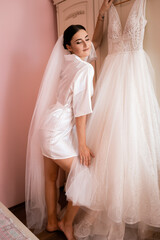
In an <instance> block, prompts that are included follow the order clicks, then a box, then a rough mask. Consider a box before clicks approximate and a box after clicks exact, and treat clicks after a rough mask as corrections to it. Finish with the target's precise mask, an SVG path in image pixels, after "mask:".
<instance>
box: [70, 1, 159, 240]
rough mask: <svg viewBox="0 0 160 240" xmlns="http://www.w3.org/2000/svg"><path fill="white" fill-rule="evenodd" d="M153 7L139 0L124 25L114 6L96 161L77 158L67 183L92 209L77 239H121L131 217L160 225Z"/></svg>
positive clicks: (98, 100) (97, 98)
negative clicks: (147, 47) (148, 46)
mask: <svg viewBox="0 0 160 240" xmlns="http://www.w3.org/2000/svg"><path fill="white" fill-rule="evenodd" d="M145 7H146V0H135V2H134V4H133V6H132V8H131V11H130V13H129V16H128V19H127V21H126V24H125V27H124V29H123V30H122V25H121V22H120V18H119V15H118V12H117V10H116V7H115V6H114V5H113V4H112V6H111V8H110V10H109V25H108V56H107V57H106V58H105V60H104V64H103V67H102V70H101V73H100V76H99V78H98V81H97V86H96V89H95V95H94V99H93V104H94V109H93V113H92V114H91V116H90V117H89V121H88V125H87V134H86V135H87V145H88V146H89V147H90V148H91V149H92V151H93V152H94V154H95V158H93V159H92V164H91V166H90V167H89V168H87V167H85V166H82V165H80V163H79V161H77V160H75V161H74V163H73V166H72V169H71V172H70V174H69V177H68V181H67V184H66V195H67V197H68V199H70V200H72V201H73V204H74V205H79V206H81V208H83V209H84V210H85V211H84V213H83V214H84V216H83V215H81V214H82V211H81V212H80V213H79V217H78V216H77V223H76V225H75V235H76V237H77V239H87V240H88V239H98V240H99V239H108V240H111V239H112V240H121V239H123V236H124V226H125V224H129V225H132V226H133V225H134V224H137V223H141V225H143V226H144V225H145V226H153V227H160V191H159V183H160V172H159V171H160V108H159V105H158V102H157V99H156V95H155V91H154V86H153V81H154V71H153V68H152V65H151V62H150V59H149V57H148V55H147V54H146V53H145V51H144V50H143V39H144V31H145V26H146V22H147V21H146V18H145ZM132 237H133V236H132ZM132 237H131V238H130V237H128V238H126V239H127V240H129V239H133V238H132Z"/></svg>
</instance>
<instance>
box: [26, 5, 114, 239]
mask: <svg viewBox="0 0 160 240" xmlns="http://www.w3.org/2000/svg"><path fill="white" fill-rule="evenodd" d="M111 3H112V1H111V2H110V3H108V1H106V0H105V1H104V2H103V4H102V7H101V9H100V13H99V16H98V21H97V25H96V29H95V33H94V36H93V44H94V47H95V48H97V47H98V45H99V44H100V42H101V38H102V32H103V31H102V28H103V15H104V12H105V11H106V10H108V9H109V7H110V6H111ZM100 33H101V34H100ZM63 45H64V48H65V49H67V50H64V49H63V47H62V38H60V39H59V40H58V42H57V43H56V46H55V47H54V49H53V52H52V55H51V58H50V61H49V64H48V66H47V69H46V72H45V75H44V79H43V83H42V86H41V89H40V93H39V97H38V100H37V103H36V107H35V111H34V115H33V119H32V123H31V128H30V132H29V141H28V151H27V167H26V213H27V224H28V227H30V228H34V229H39V230H40V229H41V230H42V229H43V228H44V227H45V225H47V226H46V230H47V231H50V232H52V231H56V230H58V229H59V228H60V229H61V230H62V231H64V233H65V235H66V237H67V238H68V240H71V239H74V236H73V231H72V222H73V220H74V216H75V215H76V213H77V210H78V208H77V207H73V206H72V203H71V202H69V204H68V207H67V211H66V214H65V216H64V218H63V220H62V221H61V222H59V223H58V221H57V214H56V212H57V210H56V207H57V206H56V202H57V201H56V195H57V194H56V180H57V174H58V167H59V166H60V167H61V168H63V169H64V170H65V171H67V172H69V170H70V166H71V164H72V161H73V159H74V158H75V157H78V156H80V162H81V164H84V165H86V166H89V164H90V162H91V157H94V155H93V153H92V152H91V150H90V149H89V148H88V147H87V145H86V142H85V125H86V115H87V114H90V113H91V112H92V107H91V96H92V94H93V86H92V84H93V83H92V80H93V72H94V71H93V67H92V66H91V65H90V64H89V63H87V62H86V60H87V58H88V61H90V60H93V59H95V54H94V50H92V53H91V54H90V51H91V46H92V49H94V47H93V45H92V44H91V41H90V39H89V37H88V34H87V32H86V30H85V28H84V27H82V26H80V25H75V26H70V27H69V28H68V29H66V31H65V32H64V35H63ZM92 55H93V56H92ZM53 76H54V79H53ZM56 93H57V94H56ZM56 95H57V96H56ZM55 96H56V97H55ZM75 126H76V127H75ZM44 172H45V174H44ZM44 175H45V181H44ZM44 182H45V186H44ZM44 192H45V198H44ZM46 206H47V220H46Z"/></svg>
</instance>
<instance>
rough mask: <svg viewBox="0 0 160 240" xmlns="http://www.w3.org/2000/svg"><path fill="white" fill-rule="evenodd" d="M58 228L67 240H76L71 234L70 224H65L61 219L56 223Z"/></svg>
mask: <svg viewBox="0 0 160 240" xmlns="http://www.w3.org/2000/svg"><path fill="white" fill-rule="evenodd" d="M58 226H59V228H60V230H62V231H63V232H64V234H65V236H66V237H67V239H68V240H76V239H75V237H74V234H73V226H72V224H68V223H65V222H64V220H63V219H62V220H61V221H60V222H58Z"/></svg>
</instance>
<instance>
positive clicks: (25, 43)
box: [0, 0, 57, 207]
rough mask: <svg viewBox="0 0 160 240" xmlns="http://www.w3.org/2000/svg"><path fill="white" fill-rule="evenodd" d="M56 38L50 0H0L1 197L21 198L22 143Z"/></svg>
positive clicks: (10, 201) (15, 201)
mask: <svg viewBox="0 0 160 240" xmlns="http://www.w3.org/2000/svg"><path fill="white" fill-rule="evenodd" d="M56 39H57V30H56V15H55V8H54V7H53V5H52V4H51V1H50V0H43V1H42V0H34V1H33V0H14V1H10V0H2V1H1V2H0V69H1V70H0V201H2V202H3V203H4V204H5V205H6V206H7V207H11V206H14V205H16V204H19V203H21V202H23V201H24V179H25V158H26V143H27V134H28V129H29V124H30V120H31V116H32V112H33V109H34V104H35V101H36V97H37V93H38V88H39V85H40V82H41V79H42V75H43V72H44V69H45V66H46V63H47V60H48V58H49V55H50V53H51V50H52V48H53V46H54V43H55V41H56Z"/></svg>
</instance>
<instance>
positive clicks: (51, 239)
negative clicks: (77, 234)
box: [10, 187, 67, 240]
mask: <svg viewBox="0 0 160 240" xmlns="http://www.w3.org/2000/svg"><path fill="white" fill-rule="evenodd" d="M59 204H60V205H61V207H62V208H63V207H65V205H66V198H65V194H64V189H63V187H62V188H61V189H60V198H59ZM10 210H11V212H12V213H13V214H14V215H15V216H16V217H17V218H18V219H19V220H20V221H21V222H22V223H23V224H24V225H26V213H25V204H24V203H22V204H19V205H17V206H15V207H12V208H10ZM35 235H36V236H37V238H38V239H40V240H67V239H66V237H65V235H64V234H63V232H60V231H59V232H55V233H48V232H47V231H43V232H41V233H40V234H35Z"/></svg>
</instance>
